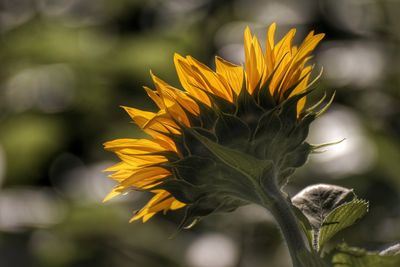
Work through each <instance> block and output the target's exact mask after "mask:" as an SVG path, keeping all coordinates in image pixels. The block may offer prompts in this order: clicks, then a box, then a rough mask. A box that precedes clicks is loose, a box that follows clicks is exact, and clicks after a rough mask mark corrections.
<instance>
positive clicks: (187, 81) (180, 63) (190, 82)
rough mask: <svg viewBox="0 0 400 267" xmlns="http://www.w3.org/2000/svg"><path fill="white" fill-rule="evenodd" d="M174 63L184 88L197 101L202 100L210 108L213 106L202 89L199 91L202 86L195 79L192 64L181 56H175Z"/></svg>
mask: <svg viewBox="0 0 400 267" xmlns="http://www.w3.org/2000/svg"><path fill="white" fill-rule="evenodd" d="M174 63H175V68H176V72H177V74H178V77H179V81H180V82H181V84H182V86H183V88H184V89H185V90H186V91H187V92H189V93H190V94H191V95H192V96H194V97H195V98H196V99H198V100H200V101H201V102H203V103H205V104H206V105H208V106H211V102H210V99H209V98H208V96H207V95H206V94H205V93H204V92H203V91H202V90H201V89H199V88H201V84H200V83H199V81H197V80H196V79H195V78H194V77H193V70H192V69H191V67H190V64H189V63H188V62H187V60H186V59H185V58H184V57H182V56H181V55H179V54H175V55H174ZM202 89H205V88H202Z"/></svg>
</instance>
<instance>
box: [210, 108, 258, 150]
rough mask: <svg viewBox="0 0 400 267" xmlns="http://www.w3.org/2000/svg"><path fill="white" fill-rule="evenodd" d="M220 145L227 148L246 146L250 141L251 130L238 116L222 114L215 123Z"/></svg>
mask: <svg viewBox="0 0 400 267" xmlns="http://www.w3.org/2000/svg"><path fill="white" fill-rule="evenodd" d="M214 132H215V135H216V136H217V139H218V143H219V144H221V145H227V146H230V147H232V146H236V145H241V146H243V145H245V144H246V143H247V142H249V140H250V134H251V133H250V129H249V127H248V126H247V124H246V123H244V122H243V121H242V120H241V119H239V118H238V117H236V116H233V115H230V114H225V113H221V114H219V116H218V119H217V121H216V123H215V128H214Z"/></svg>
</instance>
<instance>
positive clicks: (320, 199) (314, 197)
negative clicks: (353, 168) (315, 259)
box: [292, 184, 368, 251]
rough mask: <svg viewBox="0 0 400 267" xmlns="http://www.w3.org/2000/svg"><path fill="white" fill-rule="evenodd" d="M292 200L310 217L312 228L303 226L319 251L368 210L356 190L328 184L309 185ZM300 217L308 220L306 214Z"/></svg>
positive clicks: (366, 204)
mask: <svg viewBox="0 0 400 267" xmlns="http://www.w3.org/2000/svg"><path fill="white" fill-rule="evenodd" d="M292 203H293V205H294V206H295V207H297V208H298V209H299V210H301V211H302V213H303V214H304V215H305V217H306V218H307V219H308V221H309V223H310V225H311V227H312V230H311V231H310V230H309V229H307V227H303V230H304V233H305V234H306V236H307V237H308V238H309V241H310V243H311V244H312V247H313V248H314V250H316V251H319V250H320V249H321V248H322V246H323V245H324V244H325V243H326V242H327V241H328V240H329V239H331V238H332V237H333V236H334V235H335V234H336V233H338V232H339V231H340V230H342V229H344V228H346V227H348V226H350V225H352V224H353V223H354V222H355V221H356V220H357V219H359V218H361V217H362V216H363V215H365V213H366V212H367V210H368V203H367V202H365V201H362V200H358V199H356V198H355V194H354V193H353V190H351V189H347V188H344V187H341V186H336V185H327V184H318V185H312V186H309V187H307V188H305V189H304V190H302V191H301V192H300V193H298V194H297V195H296V196H294V197H293V198H292ZM298 217H299V216H298ZM299 220H300V221H304V218H301V217H300V218H299ZM303 224H304V222H303ZM310 237H311V240H310Z"/></svg>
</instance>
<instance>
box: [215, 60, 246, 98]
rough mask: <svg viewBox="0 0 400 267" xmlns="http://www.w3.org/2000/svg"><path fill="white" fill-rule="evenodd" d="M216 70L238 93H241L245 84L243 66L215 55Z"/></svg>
mask: <svg viewBox="0 0 400 267" xmlns="http://www.w3.org/2000/svg"><path fill="white" fill-rule="evenodd" d="M215 65H216V72H217V73H218V74H220V75H221V76H222V77H224V79H225V80H226V81H227V82H228V84H229V85H230V87H231V88H232V90H233V91H234V92H235V94H236V95H239V94H240V91H241V90H242V86H243V75H244V73H243V68H242V66H238V65H235V64H233V63H231V62H229V61H226V60H224V59H222V58H220V57H215Z"/></svg>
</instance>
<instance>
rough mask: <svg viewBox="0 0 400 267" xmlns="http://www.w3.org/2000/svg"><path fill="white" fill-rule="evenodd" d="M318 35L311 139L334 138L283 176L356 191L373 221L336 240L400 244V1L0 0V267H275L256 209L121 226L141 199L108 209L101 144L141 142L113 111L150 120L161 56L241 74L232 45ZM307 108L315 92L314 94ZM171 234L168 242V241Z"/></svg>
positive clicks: (271, 241)
mask: <svg viewBox="0 0 400 267" xmlns="http://www.w3.org/2000/svg"><path fill="white" fill-rule="evenodd" d="M273 21H276V22H277V23H278V37H281V36H282V35H283V34H284V33H285V32H286V31H287V30H288V29H290V28H291V27H296V28H297V29H298V32H297V41H299V40H300V39H301V38H303V37H304V36H305V35H306V34H307V32H308V31H310V30H311V29H315V30H316V31H317V32H325V33H326V34H327V36H326V38H325V40H324V41H323V43H322V44H321V45H320V46H319V47H318V49H317V51H316V53H315V58H314V59H315V62H316V64H317V68H318V69H319V68H321V66H323V67H324V74H323V77H322V79H321V82H320V87H321V88H322V90H320V94H322V92H323V91H324V90H326V91H327V92H328V93H332V92H333V90H336V91H337V97H336V100H335V102H334V105H333V106H332V108H331V109H330V110H329V112H328V113H326V114H325V115H324V116H323V117H321V118H320V119H319V120H318V121H316V122H315V123H314V125H313V127H312V129H311V134H310V142H313V143H318V142H329V141H337V140H340V139H342V138H346V140H345V141H344V142H342V143H341V144H339V145H336V146H333V147H330V148H328V151H327V152H325V153H324V154H319V155H313V156H312V157H311V159H310V161H309V164H308V165H307V166H305V167H303V168H301V169H300V170H299V171H298V172H297V173H296V174H295V175H294V177H293V179H292V183H291V184H290V185H289V186H288V187H287V191H288V192H290V193H291V194H294V193H296V192H298V191H299V190H301V188H303V187H304V186H306V185H309V184H313V183H321V182H322V183H333V184H338V185H344V186H348V187H351V188H354V189H355V191H356V193H357V194H358V195H359V196H360V197H361V198H365V199H368V200H370V203H371V205H370V213H369V214H368V215H367V216H366V217H365V218H364V219H362V220H361V221H360V222H359V223H358V224H357V225H356V226H355V227H353V228H351V229H350V230H346V231H344V232H343V233H341V234H340V235H339V237H338V238H337V240H339V241H340V240H342V239H343V238H344V237H345V239H346V241H347V242H348V243H350V244H351V245H358V246H362V247H364V248H368V249H382V248H384V247H385V246H386V245H389V244H393V243H395V242H396V241H399V240H400V205H399V203H400V1H398V0H324V1H323V0H320V1H318V0H303V1H297V0H269V1H266V0H257V1H246V0H234V1H228V0H225V1H211V0H170V1H162V0H131V1H129V0H114V1H106V0H85V1H79V0H58V1H57V0H56V1H51V0H0V62H1V67H0V266H1V267H25V266H26V267H67V266H68V267H91V266H96V267H102V266H104V267H106V266H107V267H109V266H116V267H125V266H127V267H128V266H129V267H136V266H137V267H170V266H171V267H180V266H181V267H258V266H260V267H266V266H272V267H281V266H282V267H284V266H290V265H289V262H290V260H289V257H288V252H287V250H286V248H285V246H284V245H283V243H282V238H281V237H280V235H279V232H278V230H277V228H276V226H275V224H274V221H273V219H272V218H271V216H270V215H269V214H268V213H267V212H265V211H264V210H262V209H260V208H258V207H256V206H248V207H244V208H241V209H239V210H237V211H236V212H234V213H230V214H224V215H213V216H211V217H209V218H207V219H205V220H203V221H201V222H200V223H199V224H198V225H196V226H195V227H194V228H193V229H191V230H187V231H183V232H180V233H179V234H177V235H175V234H176V227H177V225H178V223H179V222H180V219H181V218H182V212H181V211H179V212H174V213H170V214H168V215H167V216H162V215H159V216H156V218H154V219H152V220H151V221H150V222H148V223H146V224H142V223H140V222H135V223H131V224H129V223H128V220H129V218H130V217H131V216H132V213H133V211H134V210H135V209H137V208H139V207H141V205H142V204H143V203H145V201H146V200H147V199H148V197H149V196H148V195H144V194H141V193H130V194H128V195H126V196H122V197H119V198H116V199H115V200H113V201H110V202H108V203H106V204H102V203H101V200H102V198H103V197H104V196H105V195H106V193H107V192H108V191H109V190H110V189H111V188H112V186H113V182H112V181H110V180H109V179H107V178H106V174H105V173H103V172H102V170H103V169H104V168H105V167H106V166H109V165H111V164H112V163H114V162H116V161H117V159H116V157H114V155H112V154H111V153H109V152H105V151H103V149H102V143H103V142H105V141H108V140H112V139H116V138H124V137H128V138H129V137H131V138H135V137H142V136H144V135H143V134H142V133H141V132H139V131H138V129H137V128H136V126H135V125H134V124H132V123H131V122H130V119H129V118H128V116H127V115H126V114H125V113H124V112H123V111H122V109H120V108H119V105H127V106H135V107H140V108H147V109H153V110H154V108H155V107H154V105H153V104H152V103H151V102H150V101H149V100H148V98H146V96H145V93H144V90H142V85H152V84H151V82H150V79H149V78H150V77H149V70H150V69H152V70H153V71H154V72H155V73H156V74H157V75H159V76H160V77H162V78H163V79H165V80H167V81H170V82H171V83H172V84H174V85H178V83H177V78H176V74H175V69H174V66H173V63H172V62H173V53H174V52H178V53H180V54H191V55H193V56H194V57H196V58H197V59H199V60H201V61H203V62H205V63H207V64H208V65H210V66H213V57H214V55H219V56H222V57H224V58H226V59H228V60H231V61H233V62H236V63H239V64H241V63H243V46H242V35H243V30H244V27H245V26H246V25H249V26H251V28H252V29H253V31H255V32H256V33H257V34H258V36H259V37H260V38H261V40H264V38H265V31H266V27H267V26H268V25H269V24H270V23H271V22H273ZM317 95H318V93H317ZM171 237H172V238H171Z"/></svg>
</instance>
